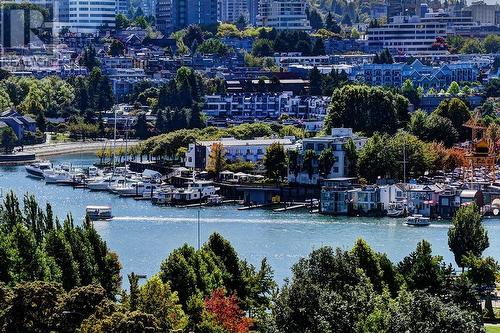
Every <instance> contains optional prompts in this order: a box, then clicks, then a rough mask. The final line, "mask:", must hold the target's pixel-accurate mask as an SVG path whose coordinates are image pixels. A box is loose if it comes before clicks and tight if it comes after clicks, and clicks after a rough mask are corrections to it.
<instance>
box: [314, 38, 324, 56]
mask: <svg viewBox="0 0 500 333" xmlns="http://www.w3.org/2000/svg"><path fill="white" fill-rule="evenodd" d="M325 54H326V50H325V43H324V42H323V39H321V38H318V39H316V41H315V42H314V46H313V49H312V55H314V56H321V55H325Z"/></svg>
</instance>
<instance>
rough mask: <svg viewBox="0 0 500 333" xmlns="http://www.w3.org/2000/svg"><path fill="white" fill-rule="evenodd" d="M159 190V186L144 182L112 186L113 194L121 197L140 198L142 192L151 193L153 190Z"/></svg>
mask: <svg viewBox="0 0 500 333" xmlns="http://www.w3.org/2000/svg"><path fill="white" fill-rule="evenodd" d="M159 188H160V185H159V184H151V183H144V182H127V183H124V184H121V185H118V186H113V187H112V191H113V193H116V194H118V195H119V196H122V197H141V196H143V194H144V192H149V193H151V194H152V193H153V192H154V190H157V189H159Z"/></svg>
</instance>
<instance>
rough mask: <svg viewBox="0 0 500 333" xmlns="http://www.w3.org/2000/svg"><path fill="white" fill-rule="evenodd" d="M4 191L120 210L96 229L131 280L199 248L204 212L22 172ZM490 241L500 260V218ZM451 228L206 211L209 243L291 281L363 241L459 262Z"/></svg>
mask: <svg viewBox="0 0 500 333" xmlns="http://www.w3.org/2000/svg"><path fill="white" fill-rule="evenodd" d="M52 161H53V162H54V163H61V162H70V163H73V165H89V164H92V163H93V162H94V161H95V158H94V156H93V155H75V156H65V157H58V158H54V159H52ZM0 188H1V189H2V190H3V192H4V193H5V191H6V190H9V189H13V190H14V191H15V192H17V193H18V195H22V194H24V193H26V192H31V193H34V194H35V195H36V197H37V198H38V200H39V201H40V202H42V203H45V202H50V203H52V205H53V209H54V212H55V213H56V214H57V215H58V216H59V217H61V218H63V217H64V216H65V215H66V213H68V212H71V213H72V214H73V217H74V218H75V220H76V221H81V220H82V219H83V217H84V214H85V206H87V205H93V204H94V205H95V204H99V205H100V204H106V205H111V206H112V207H113V214H114V215H115V216H116V218H115V219H114V220H113V221H110V222H96V223H95V227H96V229H97V230H98V231H99V233H100V234H101V235H102V237H103V238H104V239H105V240H106V241H107V242H108V245H109V246H110V247H111V249H113V250H114V251H116V252H117V253H118V255H119V256H120V260H121V262H122V264H123V270H122V273H123V275H124V276H126V274H128V273H130V272H132V271H133V272H136V273H140V274H147V275H148V276H150V275H152V274H154V273H156V272H158V270H159V267H160V263H161V262H162V260H164V259H165V258H166V257H167V256H168V254H169V253H170V251H172V250H173V249H175V248H177V247H179V246H181V245H182V244H183V243H189V244H191V245H193V246H196V244H197V223H196V221H197V208H172V207H157V206H153V205H152V204H151V203H150V202H147V201H135V200H133V199H130V198H120V197H117V196H115V195H111V194H109V193H95V192H89V191H87V190H82V189H73V188H71V187H63V186H56V185H45V183H44V182H43V181H40V180H36V179H32V178H29V177H27V176H26V173H25V171H24V168H23V167H0ZM484 223H485V225H486V227H487V229H488V232H489V236H490V248H489V249H488V250H487V252H486V254H487V255H492V256H493V257H495V258H496V259H497V260H500V246H499V244H500V243H499V241H500V220H486V221H485V222H484ZM448 227H449V223H447V222H439V223H437V222H436V223H433V224H432V225H431V226H430V227H427V228H411V227H407V226H405V225H404V224H403V221H402V220H399V219H388V218H382V219H374V218H347V217H330V216H321V215H313V214H309V213H307V212H286V213H274V212H271V211H266V210H249V211H238V210H237V206H226V207H210V208H209V207H207V208H202V209H201V238H202V242H203V241H205V240H206V239H207V237H208V236H209V235H210V234H211V233H212V232H214V231H217V232H219V233H221V234H222V235H223V236H224V237H226V238H227V239H228V240H229V241H230V242H231V243H232V244H233V246H234V247H235V248H236V250H237V251H238V253H239V254H240V255H241V256H242V257H243V258H246V259H247V260H248V261H249V262H250V263H253V264H256V265H258V264H259V263H260V260H261V259H262V258H264V257H267V258H268V260H269V262H270V264H271V265H272V267H273V268H274V270H275V276H276V279H277V280H278V281H280V282H281V281H282V280H283V279H284V278H286V277H289V276H290V267H291V266H292V264H294V263H295V262H297V261H298V259H299V258H301V257H303V256H306V255H307V254H308V253H309V252H310V251H311V250H312V249H315V248H318V247H320V246H322V245H330V246H333V247H337V246H338V247H341V248H343V249H350V248H351V247H352V245H353V243H354V242H355V240H356V239H357V238H359V237H361V238H364V239H365V240H366V241H367V242H368V243H369V244H370V245H371V246H372V247H373V248H374V249H375V250H377V251H383V252H386V253H387V254H388V255H389V257H390V258H391V259H392V260H400V259H402V258H403V257H404V256H405V255H407V254H408V253H409V252H411V251H412V250H414V249H415V246H416V244H417V242H418V241H420V240H421V239H426V240H428V241H430V242H431V243H432V246H433V250H434V252H435V253H436V254H439V255H442V256H443V257H444V259H445V260H446V261H447V262H453V255H452V254H451V252H450V251H449V250H448V245H447V231H448Z"/></svg>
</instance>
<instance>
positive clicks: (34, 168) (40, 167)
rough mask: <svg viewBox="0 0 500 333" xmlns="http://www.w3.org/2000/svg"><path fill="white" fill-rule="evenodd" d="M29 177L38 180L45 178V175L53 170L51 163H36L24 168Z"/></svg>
mask: <svg viewBox="0 0 500 333" xmlns="http://www.w3.org/2000/svg"><path fill="white" fill-rule="evenodd" d="M24 168H25V169H26V172H27V173H28V175H29V176H33V177H36V178H42V179H43V178H44V175H43V173H44V172H46V171H49V170H51V169H52V164H51V163H50V162H49V161H42V162H36V163H32V164H28V165H26V166H25V167H24Z"/></svg>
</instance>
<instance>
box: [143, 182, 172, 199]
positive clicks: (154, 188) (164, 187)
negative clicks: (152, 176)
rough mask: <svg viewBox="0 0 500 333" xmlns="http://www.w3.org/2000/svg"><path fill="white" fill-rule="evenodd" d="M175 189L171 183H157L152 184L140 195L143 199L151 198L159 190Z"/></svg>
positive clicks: (169, 190)
mask: <svg viewBox="0 0 500 333" xmlns="http://www.w3.org/2000/svg"><path fill="white" fill-rule="evenodd" d="M174 189H175V187H173V186H172V185H158V186H152V187H151V188H150V189H149V190H145V191H144V192H142V197H143V198H144V199H150V200H153V198H154V197H155V196H157V195H158V194H159V193H160V192H170V193H171V192H172V191H173V190H174Z"/></svg>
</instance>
